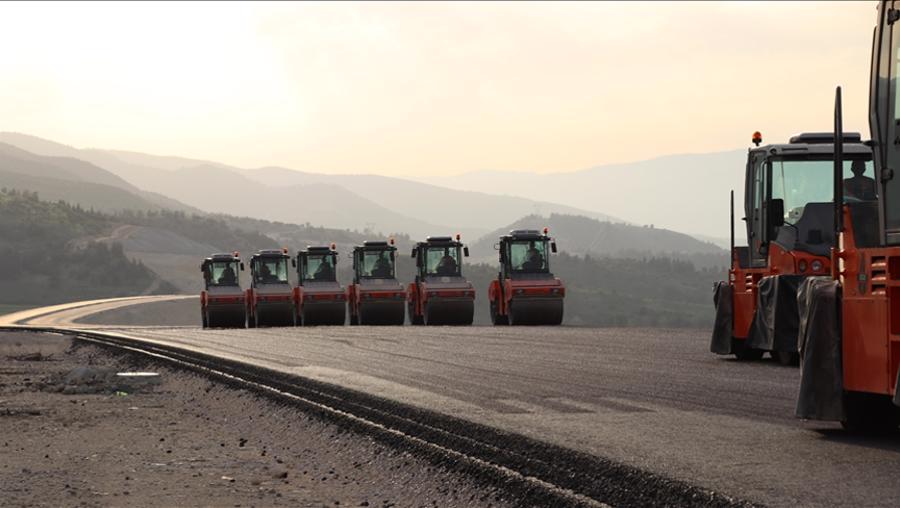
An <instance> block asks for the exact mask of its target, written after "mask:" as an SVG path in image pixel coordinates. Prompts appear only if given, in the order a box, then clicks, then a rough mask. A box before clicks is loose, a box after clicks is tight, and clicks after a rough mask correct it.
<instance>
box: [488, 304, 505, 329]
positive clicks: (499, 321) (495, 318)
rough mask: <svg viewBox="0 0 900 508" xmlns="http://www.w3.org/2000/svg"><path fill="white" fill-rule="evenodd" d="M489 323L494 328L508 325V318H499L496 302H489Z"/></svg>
mask: <svg viewBox="0 0 900 508" xmlns="http://www.w3.org/2000/svg"><path fill="white" fill-rule="evenodd" d="M491 323H493V324H494V326H506V325H508V324H509V316H501V315H500V314H499V312H498V311H497V302H496V301H491Z"/></svg>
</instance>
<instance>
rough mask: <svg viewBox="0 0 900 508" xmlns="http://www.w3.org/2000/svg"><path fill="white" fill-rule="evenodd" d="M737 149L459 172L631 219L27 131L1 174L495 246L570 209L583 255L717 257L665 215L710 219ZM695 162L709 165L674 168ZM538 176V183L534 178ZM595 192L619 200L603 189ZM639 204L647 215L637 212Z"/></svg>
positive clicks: (96, 199)
mask: <svg viewBox="0 0 900 508" xmlns="http://www.w3.org/2000/svg"><path fill="white" fill-rule="evenodd" d="M735 154H736V152H725V153H722V154H711V155H705V156H677V157H674V158H672V159H673V160H667V159H658V160H654V161H647V162H645V163H637V164H635V165H630V166H629V165H623V166H617V167H611V168H598V169H595V170H589V171H587V172H579V173H569V174H563V175H558V178H559V180H558V181H557V179H556V178H557V176H556V175H546V176H542V175H514V176H513V177H509V176H508V175H505V174H491V173H476V174H469V175H467V176H466V177H464V178H460V179H458V180H457V181H448V184H452V185H455V186H458V187H466V186H468V187H473V188H474V187H492V188H494V189H501V190H504V191H509V192H522V193H530V194H532V195H546V196H548V197H549V196H555V197H558V198H560V199H565V200H566V201H567V202H568V201H576V200H579V201H580V203H582V204H584V205H587V206H595V207H596V206H597V205H596V203H600V204H602V205H604V206H605V205H608V206H611V207H617V208H618V210H619V211H621V212H626V213H627V214H631V215H626V213H623V214H622V218H615V217H613V216H611V215H606V214H605V213H602V212H600V211H596V210H595V211H586V210H584V209H581V208H575V207H572V206H568V205H559V204H555V203H553V202H551V201H541V200H536V199H528V198H522V197H516V196H507V195H492V194H488V193H484V192H477V191H471V190H454V189H450V188H447V187H440V186H437V185H432V184H426V183H420V182H415V181H411V180H404V179H399V178H388V177H382V176H377V175H325V174H319V173H309V172H301V171H295V170H291V169H287V168H278V167H264V168H258V169H240V168H235V167H231V166H227V165H225V164H221V163H216V162H212V161H201V160H194V159H186V158H181V157H170V156H156V155H148V154H140V153H136V152H127V151H111V150H110V151H107V150H98V149H76V148H72V147H69V146H66V145H62V144H59V143H55V142H53V141H48V140H44V139H40V138H36V137H33V136H28V135H24V134H18V133H0V177H2V182H0V183H3V184H4V185H6V186H8V187H11V188H21V189H26V190H31V191H38V192H39V193H40V195H41V197H42V198H43V199H50V200H59V199H63V200H65V201H68V202H71V203H73V204H79V205H82V206H84V207H92V208H95V209H98V210H102V211H111V212H116V211H120V210H162V209H169V210H180V211H185V212H190V213H200V214H203V213H218V214H224V215H227V216H230V217H232V218H233V217H249V218H253V219H256V220H260V219H261V220H274V221H279V222H283V223H286V224H297V223H302V224H306V225H308V226H324V227H328V228H337V229H345V230H354V231H363V232H365V231H368V234H370V235H372V234H388V233H391V234H401V235H403V234H407V235H409V236H410V237H411V238H420V237H424V236H427V235H434V234H448V233H452V232H461V233H463V234H464V235H465V236H466V238H467V239H468V241H469V242H474V241H475V240H477V239H479V238H481V237H482V236H484V235H487V237H486V239H485V240H484V242H487V243H486V245H491V244H492V243H493V241H494V239H495V238H496V237H497V236H498V235H499V234H500V233H505V232H506V231H507V230H508V229H509V228H511V227H526V226H528V227H542V226H543V225H548V224H550V223H551V222H559V221H561V220H562V218H564V217H567V216H568V217H570V218H569V219H567V220H564V221H563V222H562V223H561V224H563V225H564V230H563V231H556V230H555V231H554V234H555V235H556V236H557V237H561V238H563V239H564V240H565V242H564V243H566V244H568V247H567V248H568V249H570V252H572V253H575V254H592V255H613V256H619V257H626V256H629V255H631V256H635V255H651V256H661V255H664V256H675V257H678V258H685V259H688V258H690V256H692V255H695V254H696V255H700V254H703V255H706V254H709V255H712V256H713V257H716V258H717V257H718V255H719V254H721V250H720V249H717V248H716V247H715V246H713V245H712V244H711V243H709V242H708V241H706V240H700V241H698V240H697V239H695V238H692V237H690V236H688V235H685V234H682V233H678V232H675V231H667V230H666V229H665V228H663V227H660V226H661V225H664V224H665V223H666V218H667V217H673V218H672V219H670V220H669V221H670V222H688V221H691V220H693V221H694V222H692V223H691V224H693V226H688V227H691V228H692V229H697V228H698V227H699V226H698V224H702V223H703V220H705V219H708V218H711V217H716V216H720V215H721V214H718V213H713V212H712V211H710V207H711V206H713V205H711V204H710V202H711V201H715V199H713V198H712V197H711V196H707V198H706V199H704V200H698V199H695V198H693V197H692V196H694V195H696V194H698V193H701V192H702V189H705V188H708V187H710V186H712V185H714V184H715V183H716V182H719V186H727V183H726V184H723V183H722V182H723V181H724V180H727V179H728V178H729V175H730V174H731V173H736V171H728V170H727V169H723V170H719V168H720V167H728V165H729V164H733V161H732V159H733V158H735V157H734V156H735ZM685 165H690V166H691V167H695V168H698V169H697V170H692V171H688V170H684V169H674V168H683V167H684V166H685ZM606 173H609V174H610V175H611V176H607V175H606ZM688 173H690V174H696V175H701V176H700V177H696V178H694V179H693V180H691V179H687V178H686V177H684V174H688ZM704 175H705V176H704ZM723 175H724V176H723ZM529 181H530V182H532V184H531V185H534V186H536V189H531V188H529V187H527V185H528V182H529ZM690 181H696V182H699V183H697V185H696V187H697V188H695V189H693V188H692V189H689V190H684V187H685V182H690ZM640 182H645V183H640ZM504 185H505V186H506V187H504ZM691 185H692V184H690V185H688V187H691ZM629 189H630V190H629ZM679 189H680V190H679ZM719 194H723V195H727V194H725V193H723V192H719ZM595 195H597V196H607V199H605V200H594V198H593V197H592V196H595ZM644 196H646V197H644ZM653 196H655V197H656V200H654V199H652V197H653ZM570 198H571V199H570ZM634 215H637V216H638V217H639V219H640V220H637V221H636V220H634V218H633V217H634ZM542 217H549V219H542ZM679 217H680V219H679ZM698 217H699V219H698ZM644 219H647V220H646V221H645V220H644ZM655 219H662V220H655ZM229 220H237V219H229ZM625 220H629V221H631V222H632V223H634V222H637V223H638V224H640V223H643V222H647V223H654V224H655V227H641V226H636V225H629V224H628V223H626V222H624V221H625ZM711 220H712V219H710V223H711ZM716 220H717V221H718V219H716ZM598 221H600V222H598ZM532 223H534V224H532ZM269 224H271V223H269ZM554 229H555V228H554ZM723 229H726V226H723ZM273 237H277V234H276V235H273ZM701 264H703V265H705V264H707V263H706V262H705V261H704V262H702V263H701Z"/></svg>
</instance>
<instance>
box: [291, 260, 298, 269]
mask: <svg viewBox="0 0 900 508" xmlns="http://www.w3.org/2000/svg"><path fill="white" fill-rule="evenodd" d="M291 266H293V267H294V268H297V260H296V259H291Z"/></svg>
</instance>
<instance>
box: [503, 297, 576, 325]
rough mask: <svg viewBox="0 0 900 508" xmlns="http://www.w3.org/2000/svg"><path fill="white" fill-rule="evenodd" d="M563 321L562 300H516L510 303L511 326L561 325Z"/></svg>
mask: <svg viewBox="0 0 900 508" xmlns="http://www.w3.org/2000/svg"><path fill="white" fill-rule="evenodd" d="M562 320H563V299H562V298H521V297H519V298H515V297H513V299H512V302H510V308H509V321H510V324H511V325H531V326H537V325H559V324H562Z"/></svg>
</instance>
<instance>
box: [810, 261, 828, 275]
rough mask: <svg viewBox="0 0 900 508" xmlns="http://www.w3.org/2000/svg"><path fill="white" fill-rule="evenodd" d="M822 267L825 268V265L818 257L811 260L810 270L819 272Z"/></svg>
mask: <svg viewBox="0 0 900 508" xmlns="http://www.w3.org/2000/svg"><path fill="white" fill-rule="evenodd" d="M824 268H825V265H824V264H823V263H822V262H821V261H819V260H818V259H816V260H814V261H813V262H812V270H813V271H814V272H821V271H822V270H823V269H824Z"/></svg>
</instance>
